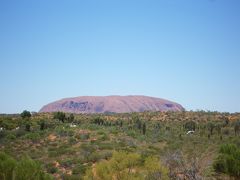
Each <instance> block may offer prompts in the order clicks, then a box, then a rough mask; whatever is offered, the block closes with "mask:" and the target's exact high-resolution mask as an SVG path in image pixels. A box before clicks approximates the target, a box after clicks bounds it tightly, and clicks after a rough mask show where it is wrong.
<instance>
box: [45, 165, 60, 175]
mask: <svg viewBox="0 0 240 180" xmlns="http://www.w3.org/2000/svg"><path fill="white" fill-rule="evenodd" d="M46 169H47V172H48V173H51V174H54V173H56V172H57V171H58V169H57V168H56V166H55V164H54V163H49V164H47V165H46Z"/></svg>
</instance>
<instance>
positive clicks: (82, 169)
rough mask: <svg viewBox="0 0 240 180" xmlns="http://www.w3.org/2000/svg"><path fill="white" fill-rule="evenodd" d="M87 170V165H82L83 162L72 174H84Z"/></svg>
mask: <svg viewBox="0 0 240 180" xmlns="http://www.w3.org/2000/svg"><path fill="white" fill-rule="evenodd" d="M85 172H86V166H84V165H82V164H77V165H76V166H75V167H74V168H73V170H72V174H80V175H83V174H85Z"/></svg>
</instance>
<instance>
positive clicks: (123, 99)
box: [40, 96, 184, 113]
mask: <svg viewBox="0 0 240 180" xmlns="http://www.w3.org/2000/svg"><path fill="white" fill-rule="evenodd" d="M183 110H184V108H183V107H182V106H181V105H180V104H177V103H175V102H171V101H168V100H165V99H160V98H154V97H148V96H81V97H74V98H65V99H62V100H59V101H55V102H52V103H50V104H47V105H45V106H43V107H42V108H41V110H40V112H56V111H63V112H69V113H128V112H144V111H183Z"/></svg>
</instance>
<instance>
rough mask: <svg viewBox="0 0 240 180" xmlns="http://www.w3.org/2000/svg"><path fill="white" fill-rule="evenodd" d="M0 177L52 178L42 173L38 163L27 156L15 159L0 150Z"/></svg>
mask: <svg viewBox="0 0 240 180" xmlns="http://www.w3.org/2000/svg"><path fill="white" fill-rule="evenodd" d="M0 179H3V180H5V179H6V180H8V179H9V180H10V179H18V180H26V179H27V180H49V179H52V178H51V177H50V176H49V175H47V174H46V173H44V171H43V170H42V168H41V165H40V164H39V163H37V162H35V161H33V160H32V159H30V158H29V157H23V158H22V159H20V160H19V161H16V160H15V159H13V158H12V157H10V156H8V155H6V154H5V153H3V152H0Z"/></svg>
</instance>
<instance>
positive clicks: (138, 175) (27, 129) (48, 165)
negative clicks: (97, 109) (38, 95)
mask: <svg viewBox="0 0 240 180" xmlns="http://www.w3.org/2000/svg"><path fill="white" fill-rule="evenodd" d="M23 114H25V115H23ZM30 115H31V114H30ZM239 120H240V114H238V113H235V114H229V113H218V112H204V111H199V112H191V111H190V112H187V111H184V112H143V113H126V114H67V113H63V112H58V113H36V114H33V115H31V116H29V114H28V113H26V112H25V113H22V114H21V115H1V116H0V128H1V130H0V151H1V152H0V159H1V161H0V179H6V180H7V179H32V178H33V177H32V175H33V174H34V179H94V180H95V179H96V180H107V179H121V180H124V179H140V180H141V179H146V180H154V179H156V180H157V179H164V180H165V179H180V180H181V179H231V178H232V179H234V178H235V179H239V177H240V176H239V173H240V172H239V168H240V166H239V157H240V154H239V152H240V150H239V149H240V138H239V135H240V133H239ZM189 131H191V133H189Z"/></svg>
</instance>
